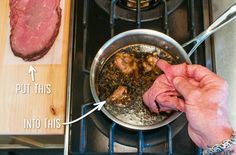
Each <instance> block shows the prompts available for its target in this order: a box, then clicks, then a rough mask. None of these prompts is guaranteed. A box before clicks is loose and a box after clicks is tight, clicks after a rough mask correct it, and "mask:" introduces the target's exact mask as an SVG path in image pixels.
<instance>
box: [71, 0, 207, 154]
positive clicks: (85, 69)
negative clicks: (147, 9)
mask: <svg viewBox="0 0 236 155" xmlns="http://www.w3.org/2000/svg"><path fill="white" fill-rule="evenodd" d="M118 1H119V0H111V5H110V14H109V24H110V37H113V36H114V35H115V28H116V20H117V18H116V17H117V16H116V11H115V8H116V5H117V3H118ZM185 1H187V4H188V6H187V11H188V19H187V22H188V31H189V33H190V38H192V37H194V36H195V35H196V23H195V2H194V0H185ZM203 1H204V0H202V3H203ZM90 2H91V0H84V1H83V18H82V24H83V30H82V31H83V37H82V40H83V44H82V66H81V67H82V73H83V74H84V75H83V76H88V75H89V73H90V69H89V65H87V64H88V63H87V62H86V61H87V60H88V59H87V54H88V51H87V47H88V23H89V19H88V18H89V15H88V14H89V10H90V9H89V3H90ZM140 3H141V1H140V0H137V8H136V10H135V11H136V22H135V24H136V28H137V29H139V28H142V24H143V22H142V21H141V11H142V10H141V7H140ZM160 7H162V8H161V9H162V10H163V15H162V18H161V22H162V30H163V32H164V33H165V34H167V35H169V33H170V28H169V14H168V8H167V1H166V0H161V2H160ZM190 38H189V39H190ZM191 60H192V61H193V62H194V63H198V60H199V59H198V54H197V52H195V53H194V55H193V56H192V58H191ZM92 107H93V105H92V103H89V104H83V105H82V106H81V115H83V114H85V113H86V112H88V110H89V109H91V108H92ZM117 126H119V125H118V124H116V123H115V122H113V123H112V124H111V126H110V129H109V136H108V141H109V142H108V150H107V152H103V153H98V152H88V151H87V134H86V130H87V127H88V126H87V119H86V118H85V119H82V120H81V122H80V137H79V138H80V140H79V142H80V144H79V152H72V154H116V152H114V144H115V142H116V139H115V133H116V130H117ZM137 132H138V134H137V135H138V137H137V139H138V140H137V152H135V154H144V149H145V148H146V147H150V144H148V143H146V142H145V135H144V134H143V132H142V131H137ZM172 135H173V133H172V128H171V126H169V125H167V126H166V150H164V151H163V153H160V154H168V155H172V154H178V153H175V152H174V151H173V147H172V143H173V142H172ZM196 152H197V154H199V155H200V154H201V152H202V151H201V149H198V150H197V151H196ZM119 154H120V153H119ZM124 154H127V153H124ZM132 154H134V153H132ZM145 154H146V153H145ZM153 154H156V153H153Z"/></svg>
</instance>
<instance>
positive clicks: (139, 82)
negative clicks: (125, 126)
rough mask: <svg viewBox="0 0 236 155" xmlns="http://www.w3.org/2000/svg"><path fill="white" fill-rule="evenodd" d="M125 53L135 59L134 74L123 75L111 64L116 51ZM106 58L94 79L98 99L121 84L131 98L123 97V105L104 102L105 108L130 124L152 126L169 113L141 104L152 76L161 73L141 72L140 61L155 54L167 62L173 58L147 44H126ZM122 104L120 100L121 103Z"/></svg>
mask: <svg viewBox="0 0 236 155" xmlns="http://www.w3.org/2000/svg"><path fill="white" fill-rule="evenodd" d="M120 52H125V53H129V54H130V55H132V56H133V57H134V58H135V61H136V62H137V64H138V74H137V73H136V74H129V75H125V74H124V73H122V72H121V71H120V69H118V68H117V66H116V65H115V64H114V59H115V56H116V54H117V53H120ZM115 53H116V54H114V55H113V56H112V57H111V58H109V59H108V60H107V61H106V63H105V64H104V66H103V68H102V70H101V71H100V74H99V77H98V79H97V83H98V96H99V98H100V100H101V101H103V100H106V99H107V98H109V97H110V96H111V95H112V93H113V92H114V91H115V90H116V89H117V88H118V87H119V86H125V87H127V90H128V95H129V96H130V98H131V100H130V101H127V100H124V101H122V102H129V103H124V105H126V106H125V107H120V106H117V105H116V104H113V103H108V104H105V108H106V110H107V111H108V112H109V113H110V114H112V115H113V116H115V117H116V118H118V119H120V120H121V121H123V122H125V123H129V124H132V125H140V126H145V125H153V124H156V123H159V122H161V121H163V120H164V119H166V118H167V117H168V116H169V115H170V114H171V112H169V113H166V112H162V113H160V114H155V113H152V112H151V111H150V110H149V109H148V108H147V107H146V106H145V105H144V103H143V99H142V96H143V94H144V92H145V91H146V90H148V88H150V87H151V85H152V84H153V82H154V81H155V79H156V78H157V77H158V76H159V75H161V74H162V73H163V72H162V71H161V70H159V69H156V70H155V71H149V72H145V71H144V68H143V65H142V63H143V62H144V61H146V59H147V57H148V56H150V55H151V56H157V57H159V58H161V59H164V60H167V61H168V62H169V63H171V64H176V63H177V62H176V59H174V57H173V56H172V55H170V54H169V53H168V52H166V51H164V50H162V49H160V48H157V47H155V46H151V45H145V44H134V45H130V46H126V47H124V48H121V49H119V50H118V51H117V52H115ZM121 104H122V103H121Z"/></svg>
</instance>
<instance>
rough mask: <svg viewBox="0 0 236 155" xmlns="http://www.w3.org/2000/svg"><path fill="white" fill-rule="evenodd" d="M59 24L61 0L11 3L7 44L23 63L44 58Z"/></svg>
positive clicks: (22, 0)
mask: <svg viewBox="0 0 236 155" xmlns="http://www.w3.org/2000/svg"><path fill="white" fill-rule="evenodd" d="M60 24H61V9H60V0H10V26H11V34H10V44H11V49H12V51H13V53H14V55H15V56H18V57H21V58H22V59H24V60H25V61H34V60H37V59H40V58H41V57H43V56H44V55H45V54H46V53H47V52H48V51H49V49H50V48H51V46H52V45H53V43H54V41H55V39H56V37H57V35H58V32H59V28H60Z"/></svg>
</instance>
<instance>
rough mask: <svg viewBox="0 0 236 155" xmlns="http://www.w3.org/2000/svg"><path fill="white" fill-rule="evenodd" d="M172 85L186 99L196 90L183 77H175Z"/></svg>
mask: <svg viewBox="0 0 236 155" xmlns="http://www.w3.org/2000/svg"><path fill="white" fill-rule="evenodd" d="M173 84H174V87H175V89H176V90H177V91H178V92H179V93H180V94H181V95H182V96H183V97H184V98H185V99H186V98H187V96H188V94H189V93H190V92H191V91H193V90H195V89H197V87H195V86H194V85H192V84H191V83H190V82H189V81H188V80H187V79H185V78H183V77H176V78H174V80H173Z"/></svg>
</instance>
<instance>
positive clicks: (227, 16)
mask: <svg viewBox="0 0 236 155" xmlns="http://www.w3.org/2000/svg"><path fill="white" fill-rule="evenodd" d="M235 18H236V3H234V4H233V5H232V6H231V7H230V8H229V9H228V10H226V11H225V12H224V13H223V14H222V15H221V16H220V17H219V18H217V19H216V21H214V22H213V23H212V24H211V25H210V26H209V27H208V28H207V29H206V30H205V31H203V32H202V33H200V34H199V35H198V36H196V37H195V38H193V39H192V40H190V41H188V42H186V43H185V44H183V45H182V46H183V47H186V46H188V45H189V44H191V43H194V42H195V45H194V46H193V48H192V49H191V50H190V52H189V53H188V56H189V57H190V56H191V55H192V54H193V53H194V51H195V50H196V49H197V48H198V46H199V45H200V44H201V43H202V42H203V41H204V40H206V39H207V38H208V37H209V36H210V35H211V34H213V33H214V32H216V31H217V30H219V29H220V28H221V27H223V26H224V25H226V24H228V23H229V22H231V21H232V20H234V19H235Z"/></svg>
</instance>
